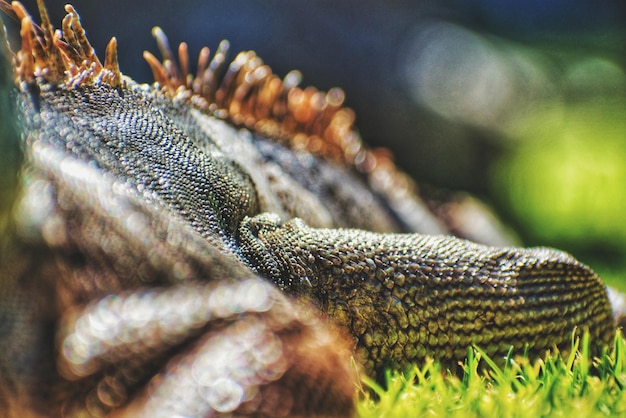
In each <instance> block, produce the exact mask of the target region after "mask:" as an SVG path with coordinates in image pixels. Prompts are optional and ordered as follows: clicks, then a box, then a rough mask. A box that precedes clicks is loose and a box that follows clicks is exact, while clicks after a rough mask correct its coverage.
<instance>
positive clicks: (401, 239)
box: [239, 214, 615, 373]
mask: <svg viewBox="0 0 626 418" xmlns="http://www.w3.org/2000/svg"><path fill="white" fill-rule="evenodd" d="M239 241H240V248H241V251H242V254H243V256H244V257H245V258H246V259H247V260H248V263H249V264H250V265H251V267H252V268H253V269H254V270H256V271H257V272H258V273H259V274H261V275H264V276H265V277H268V278H269V279H271V280H272V281H274V282H275V283H277V284H278V286H279V287H280V288H282V289H283V290H285V291H287V292H289V293H292V294H300V295H304V296H305V297H306V298H308V299H310V300H312V301H313V302H314V303H315V304H316V305H317V306H318V307H319V308H320V309H321V310H322V311H323V312H325V313H327V314H328V315H330V316H331V317H332V318H333V319H334V320H335V321H336V322H338V323H339V324H341V325H342V326H344V327H345V328H347V329H349V330H350V333H351V334H352V335H354V336H355V338H356V340H357V342H358V349H357V352H358V353H359V356H360V357H361V359H362V361H363V362H364V364H365V365H366V369H367V370H368V371H369V372H370V373H380V372H381V371H382V370H383V369H384V368H385V367H393V368H396V369H398V368H399V369H402V368H403V367H407V366H408V364H411V363H415V362H421V361H423V360H424V359H425V358H426V357H427V356H428V357H434V358H435V359H438V360H441V361H443V362H444V363H445V364H446V365H448V366H451V367H454V365H455V364H456V362H459V361H463V359H464V358H465V356H466V355H467V349H468V348H469V347H471V346H473V345H477V346H479V347H481V348H483V349H485V350H486V351H487V353H488V354H490V355H492V356H500V355H502V356H504V355H506V353H507V352H508V350H509V348H510V347H511V346H513V347H514V348H515V349H516V350H517V352H522V350H525V349H526V348H527V349H528V350H529V352H530V353H531V354H533V355H540V354H542V353H544V352H545V351H546V350H550V349H552V348H553V347H557V346H558V347H559V348H567V347H569V345H570V343H571V338H572V332H573V330H574V329H575V328H578V329H582V330H588V331H589V332H590V334H591V337H592V341H595V342H597V343H598V345H601V344H602V343H609V342H610V341H612V338H613V335H614V332H615V323H614V319H613V316H612V312H611V306H610V303H609V300H608V298H607V292H606V288H605V286H604V284H603V283H602V282H601V280H600V279H599V278H598V276H597V275H596V274H595V273H594V272H593V271H591V270H590V269H589V268H588V267H587V266H585V265H583V264H581V263H579V262H578V261H576V260H575V259H574V258H572V257H571V256H569V255H568V254H565V253H563V252H559V251H556V250H551V249H546V248H536V249H518V248H497V247H487V246H483V245H478V244H474V243H471V242H469V241H465V240H461V239H458V238H453V237H443V236H426V235H419V234H377V233H371V232H365V231H361V230H355V229H334V230H333V229H315V228H310V227H308V226H307V225H306V224H305V223H304V222H303V221H302V220H300V219H297V218H296V219H292V220H290V221H288V222H282V221H281V220H280V219H279V218H278V217H277V216H275V215H273V214H261V215H258V216H256V217H254V218H246V219H245V220H244V222H243V223H242V225H241V228H240V233H239Z"/></svg>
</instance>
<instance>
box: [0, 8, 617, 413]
mask: <svg viewBox="0 0 626 418" xmlns="http://www.w3.org/2000/svg"><path fill="white" fill-rule="evenodd" d="M14 10H15V11H16V14H17V15H18V17H19V18H20V19H21V21H22V37H23V44H22V50H21V51H20V52H19V54H18V55H17V63H18V65H16V69H15V71H16V73H17V76H16V79H17V83H16V85H17V88H16V89H15V92H13V91H12V90H11V89H9V88H8V86H7V85H6V84H8V82H7V81H6V79H5V86H4V87H5V88H3V89H2V90H1V93H2V94H3V96H2V98H3V100H5V102H6V103H7V104H6V106H10V107H14V111H15V112H16V113H17V114H18V115H19V124H15V121H14V120H13V119H10V120H7V118H6V117H5V116H4V115H7V114H9V113H3V118H2V121H3V124H8V125H9V126H10V127H11V128H13V129H15V128H17V129H19V132H20V133H21V149H22V150H23V152H24V156H23V158H24V163H23V165H22V168H21V172H20V183H19V185H18V186H15V184H11V183H9V185H10V187H8V189H7V192H6V193H7V194H6V195H8V196H9V195H12V196H17V198H16V200H15V202H14V204H13V207H12V208H11V209H9V208H8V207H7V208H5V207H4V206H3V207H2V208H3V210H4V212H3V213H2V218H0V219H3V220H8V221H5V222H4V223H3V224H2V228H3V229H2V231H1V232H2V247H1V250H2V251H1V252H0V283H1V285H2V287H1V291H0V319H1V322H0V324H1V326H0V351H1V352H2V353H3V354H2V355H0V412H2V414H3V415H8V416H29V415H31V416H50V415H52V416H61V415H63V414H65V415H67V416H85V415H87V416H89V415H94V416H99V415H105V414H117V415H119V416H159V415H161V416H173V415H184V416H214V415H220V414H225V415H229V414H231V413H232V412H233V411H235V412H234V413H235V414H238V415H252V416H349V415H351V414H353V412H354V398H355V396H356V388H357V382H358V380H357V379H358V378H357V370H356V369H357V368H358V367H357V366H355V365H354V364H352V362H351V359H350V357H351V353H353V352H354V350H356V353H357V358H358V359H359V360H361V361H362V362H363V364H364V365H365V367H366V370H367V372H368V373H372V374H379V373H381V372H382V370H384V368H385V367H389V366H391V367H395V368H402V367H405V366H406V365H407V364H408V363H411V362H420V361H421V360H422V359H423V358H424V357H425V356H432V357H435V358H437V359H440V360H442V361H445V362H448V363H450V364H453V363H454V361H457V360H462V359H463V357H464V356H465V354H466V353H467V349H468V347H469V346H471V345H472V344H478V345H480V346H481V347H483V348H484V349H485V350H486V351H487V352H488V353H489V354H490V355H493V356H498V355H502V354H505V353H506V352H507V351H508V349H509V346H510V345H513V346H514V347H515V348H517V349H520V350H522V349H523V348H524V347H525V346H526V345H528V346H529V347H530V349H531V351H532V352H533V353H534V354H541V352H542V351H543V350H544V349H549V348H551V347H552V346H553V345H557V346H561V345H567V344H569V342H570V340H571V333H572V331H573V328H574V327H575V326H579V327H581V328H583V329H589V331H590V332H591V335H592V336H593V337H594V338H595V341H596V342H598V343H599V344H601V343H606V342H609V341H610V339H611V338H612V336H613V334H614V322H613V318H612V314H611V309H610V306H609V303H608V299H607V295H606V291H605V289H604V287H603V285H602V284H601V282H600V280H599V279H598V277H597V276H596V275H595V274H594V273H593V272H591V271H590V270H589V269H588V268H587V267H585V266H582V265H581V264H580V263H578V262H577V261H575V260H574V259H572V258H571V257H569V256H567V255H565V254H563V253H559V252H557V251H553V250H519V249H496V248H488V247H484V246H478V245H475V244H470V243H469V242H467V241H463V240H458V239H455V238H451V237H426V236H421V235H416V234H409V235H394V234H383V233H382V232H401V231H403V230H404V231H406V232H416V231H415V230H416V229H418V228H415V227H414V226H416V225H417V226H420V225H421V226H423V229H424V230H431V231H432V230H435V231H437V230H442V228H443V227H442V226H441V225H440V224H438V223H437V222H436V220H434V218H433V219H431V218H429V217H428V216H426V217H424V216H423V213H422V212H420V211H419V210H418V209H416V208H417V207H418V206H419V199H418V198H417V197H415V196H407V192H406V190H404V189H401V188H399V187H397V184H394V183H393V182H391V183H390V186H389V185H388V187H387V189H384V188H381V186H380V184H387V183H389V181H387V183H385V173H388V171H387V172H385V171H382V172H381V171H372V175H371V176H370V177H367V176H366V175H363V174H360V173H358V172H357V171H356V170H355V169H354V167H351V166H349V165H345V164H339V163H337V161H333V160H332V159H330V158H322V157H320V156H316V155H314V154H313V153H312V152H308V151H306V150H304V149H295V147H291V146H290V145H287V144H288V142H287V143H286V142H282V143H279V142H275V141H274V139H284V138H283V137H280V138H279V136H277V137H276V138H274V137H271V135H269V134H268V132H274V131H275V130H276V129H274V128H276V127H277V126H275V125H272V124H271V123H270V124H269V128H268V125H267V124H266V125H265V128H263V129H261V128H257V132H253V131H251V130H250V129H245V128H244V129H241V128H235V127H233V124H234V123H236V121H235V119H236V118H233V115H232V113H231V115H230V116H231V119H229V121H224V120H222V119H221V118H220V115H221V113H220V110H223V109H217V110H215V109H213V110H211V108H210V107H207V106H205V105H206V104H207V103H206V101H203V100H204V98H199V97H197V96H193V95H191V94H190V93H189V91H186V90H185V89H184V88H183V89H182V90H181V89H179V88H178V87H181V86H179V85H176V83H175V82H172V83H171V84H172V85H174V87H176V88H175V89H172V88H169V87H171V85H170V86H168V85H167V83H169V81H168V77H170V78H174V77H171V76H172V74H171V73H165V74H161V75H160V76H161V77H162V79H163V80H164V82H165V83H166V84H165V85H164V88H163V89H161V88H160V87H159V86H157V85H154V86H147V85H139V84H137V83H135V82H134V81H132V80H130V79H127V78H122V76H121V74H118V72H117V71H116V70H115V59H114V58H115V54H114V53H113V52H109V51H107V55H106V59H105V68H104V69H102V65H100V64H99V62H96V59H95V58H94V55H93V51H90V49H89V47H88V44H86V43H85V41H86V40H84V39H82V38H81V33H82V27H81V26H80V23H79V22H78V17H77V15H76V14H75V12H74V11H73V9H71V7H69V8H68V9H67V10H68V16H69V17H68V18H67V21H66V22H64V37H65V39H66V41H67V44H62V43H59V42H60V41H59V40H58V39H57V38H54V39H56V40H54V39H53V38H52V35H51V33H52V32H51V30H48V29H47V27H48V26H49V22H46V19H47V18H46V15H45V13H43V14H42V27H43V29H42V30H43V35H42V34H41V33H40V31H39V30H37V29H36V28H35V27H34V26H33V25H32V20H30V19H31V18H30V17H29V16H27V15H26V14H25V12H22V11H21V10H20V9H19V6H16V5H14ZM66 49H67V50H66ZM59 51H61V52H59ZM63 51H65V52H63ZM68 51H69V52H68ZM60 53H62V54H65V55H63V57H64V58H63V59H64V60H65V61H63V62H64V64H63V63H59V62H60V61H58V60H57V58H59V57H60V55H58V54H60ZM248 56H250V55H248ZM68 62H69V64H68ZM98 65H100V67H98ZM55 66H56V67H55ZM156 69H157V73H158V70H159V68H158V66H157V67H156ZM157 75H159V74H157ZM225 78H228V76H225ZM174 81H176V80H174ZM227 87H228V85H227ZM235 87H241V86H238V85H235ZM244 87H246V88H249V86H246V85H245V84H244ZM233 90H234V91H238V90H237V89H235V88H233ZM309 93H311V91H309ZM257 94H259V93H257ZM307 94H308V93H307ZM313 96H314V94H313V93H311V97H313ZM9 97H11V98H13V97H16V98H17V100H16V101H10V100H6V99H7V98H9ZM251 97H252V99H255V97H256V96H254V94H252V95H251ZM5 102H3V104H5ZM233 103H235V104H236V105H238V106H239V105H241V103H240V102H236V101H233V102H232V103H230V104H231V105H232V104H233ZM276 103H278V104H283V102H280V101H276ZM244 108H245V106H240V111H241V112H244V114H245V109H244ZM229 109H231V112H232V109H233V106H231V107H230V108H229ZM242 109H243V110H242ZM305 110H306V109H305ZM252 113H254V112H252ZM237 116H241V114H237ZM248 116H249V115H248ZM241 118H242V119H245V118H243V116H241ZM286 119H287V118H285V120H286ZM296 122H298V121H296ZM306 122H307V119H304V120H303V121H299V122H298V123H301V124H303V125H306ZM309 122H310V121H309ZM281 123H282V125H280V124H279V126H278V128H285V129H287V128H289V129H292V128H293V129H299V125H298V123H295V122H294V124H293V126H295V128H294V127H293V126H291V125H289V126H287V125H288V124H287V123H286V122H284V121H283V122H281ZM255 126H257V125H255ZM5 132H8V133H7V134H6V139H5V140H4V141H3V143H2V147H3V148H5V149H6V150H7V152H9V153H13V154H17V153H19V148H18V147H17V143H18V139H17V138H15V133H13V134H11V131H5ZM348 134H351V132H347V133H346V135H348ZM295 136H296V137H297V138H299V139H302V138H301V137H298V136H297V135H295ZM344 139H345V138H344ZM346 141H347V139H346ZM363 155H367V154H363ZM366 159H367V158H366ZM379 162H380V161H379ZM9 170H11V169H9ZM8 175H9V176H15V173H14V171H13V170H11V171H9V172H8ZM375 176H378V177H379V178H378V183H377V182H376V181H375V180H376V179H374V177H375ZM13 178H14V177H13ZM386 180H389V179H386ZM413 209H415V210H413ZM296 218H297V219H296ZM307 225H311V226H315V227H318V228H320V229H313V228H309V227H308V226H307ZM412 226H413V227H412ZM339 227H346V228H360V229H361V230H354V229H351V230H348V229H324V228H339ZM363 230H372V231H380V232H381V233H373V232H364V231H363ZM260 276H264V277H265V278H266V279H269V280H270V281H272V282H274V283H276V284H277V285H278V286H277V287H275V286H271V285H269V284H268V283H267V281H265V280H263V279H261V278H260ZM278 289H281V290H282V292H281V291H280V290H278ZM311 304H313V305H316V307H317V309H313V308H311V306H310V305H311ZM320 311H321V313H320ZM325 314H329V316H330V318H331V320H329V318H328V317H327V316H326V315H325ZM333 320H334V321H333ZM333 323H336V324H335V325H333ZM337 324H338V325H339V326H337ZM346 330H347V331H348V332H349V334H350V335H348V336H346Z"/></svg>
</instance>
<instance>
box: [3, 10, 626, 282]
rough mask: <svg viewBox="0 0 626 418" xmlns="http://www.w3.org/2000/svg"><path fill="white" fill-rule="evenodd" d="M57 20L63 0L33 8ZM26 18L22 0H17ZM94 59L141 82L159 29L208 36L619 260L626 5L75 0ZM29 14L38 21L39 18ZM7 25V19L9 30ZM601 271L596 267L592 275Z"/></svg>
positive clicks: (448, 173) (525, 230) (553, 232)
mask: <svg viewBox="0 0 626 418" xmlns="http://www.w3.org/2000/svg"><path fill="white" fill-rule="evenodd" d="M46 3H47V5H48V10H49V12H50V14H51V17H52V20H53V22H54V23H55V24H56V26H57V27H59V26H60V23H61V19H62V17H63V15H64V11H63V4H64V3H65V2H64V1H52V0H49V1H47V2H46ZM24 4H25V5H26V7H27V8H28V9H29V10H30V11H31V13H32V14H33V15H35V16H36V5H35V1H24ZM74 6H75V7H76V9H77V10H78V12H79V13H80V15H81V17H82V21H83V24H84V26H85V28H86V29H87V33H88V35H89V38H90V40H91V41H92V43H93V45H94V46H95V48H96V50H97V51H98V52H99V55H100V56H102V55H103V51H104V48H105V45H106V43H107V42H108V40H109V38H110V37H111V36H116V37H117V39H118V48H119V53H120V66H121V69H122V72H124V73H125V74H127V75H129V76H131V77H133V78H135V79H136V80H137V81H145V82H148V81H151V74H150V71H149V69H148V66H147V64H146V63H145V62H144V61H143V59H142V56H141V55H142V52H143V50H145V49H148V50H150V51H152V52H154V53H156V52H157V48H156V45H155V43H154V40H153V39H152V37H151V35H150V30H151V28H152V26H153V25H159V26H161V27H162V28H163V30H164V31H165V33H166V34H168V36H169V38H170V42H171V43H172V45H177V44H178V43H179V42H180V41H186V42H187V43H188V44H189V47H190V48H189V49H190V51H191V53H192V56H195V55H196V54H197V52H198V51H199V49H200V48H201V47H202V46H204V45H206V46H209V47H210V48H211V49H212V50H214V49H215V47H216V46H217V44H218V42H219V41H220V40H221V39H224V38H226V39H228V40H230V42H231V51H232V53H231V57H232V56H234V55H235V54H236V52H238V51H240V50H247V49H253V50H255V51H257V53H258V54H259V55H260V56H261V57H262V58H263V59H264V61H265V62H266V63H268V64H269V65H271V66H272V68H273V69H274V72H275V73H277V74H278V75H281V76H282V75H284V74H285V73H286V72H288V71H289V70H291V69H299V70H301V71H302V73H303V75H304V78H303V84H304V85H314V86H316V87H318V88H320V89H324V90H326V89H328V88H330V87H334V86H339V87H342V88H343V89H344V90H345V91H346V95H347V104H348V105H349V106H350V107H352V108H353V109H355V110H356V112H357V125H358V127H359V130H360V132H361V135H362V136H363V138H364V140H365V141H366V142H367V143H369V144H370V145H373V146H386V147H389V148H391V149H393V151H394V153H395V155H396V161H397V162H398V164H399V165H400V166H401V167H402V168H404V169H405V170H407V171H408V172H409V173H410V174H411V175H413V177H415V178H416V179H417V180H418V181H419V182H420V183H421V184H429V185H434V186H436V187H441V188H445V189H453V190H467V191H470V192H472V193H474V194H476V195H478V196H479V197H481V198H482V199H484V200H486V201H487V202H488V203H490V204H492V205H494V206H495V208H496V210H497V211H498V212H499V213H500V215H501V216H502V217H503V218H505V219H506V220H507V222H510V223H511V224H512V225H514V227H515V228H516V229H517V230H518V231H519V233H520V235H521V237H522V239H523V241H524V242H525V243H527V244H530V245H538V244H541V245H554V246H558V247H560V248H565V249H568V250H570V251H572V252H574V253H575V255H577V256H579V257H581V258H583V259H584V260H585V261H587V262H591V263H592V265H593V266H594V267H596V268H598V269H600V270H602V272H603V273H604V274H605V275H606V276H613V277H618V278H620V277H622V275H623V274H622V272H623V271H624V270H626V267H625V266H626V222H625V221H626V217H625V216H624V208H626V190H625V187H626V184H625V183H626V122H624V121H625V120H626V76H625V72H624V69H625V63H624V59H625V57H626V26H625V25H624V22H625V21H626V6H625V3H624V2H623V1H618V0H604V1H595V0H569V1H567V0H543V1H541V0H529V1H525V2H520V1H515V2H514V1H507V0H472V1H469V0H468V1H461V0H457V1H454V0H448V1H445V0H444V1H435V0H433V1H408V0H396V1H387V2H383V1H379V0H365V1H354V0H344V1H337V0H335V1H321V0H320V1H294V0H282V1H258V0H256V1H252V0H250V1H232V0H230V1H226V0H212V1H199V0H195V1H185V2H172V1H169V2H166V1H162V0H159V1H133V2H131V1H121V0H114V1H106V2H103V1H84V0H83V1H80V0H76V1H75V3H74ZM36 20H38V19H36ZM8 25H9V29H10V32H11V29H12V30H13V32H14V33H15V28H16V25H15V24H8ZM605 271H606V273H605Z"/></svg>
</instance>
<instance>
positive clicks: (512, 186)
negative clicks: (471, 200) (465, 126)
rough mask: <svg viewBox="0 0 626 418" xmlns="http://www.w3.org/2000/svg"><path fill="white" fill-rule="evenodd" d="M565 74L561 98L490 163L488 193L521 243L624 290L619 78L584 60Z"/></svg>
mask: <svg viewBox="0 0 626 418" xmlns="http://www.w3.org/2000/svg"><path fill="white" fill-rule="evenodd" d="M579 67H580V66H579ZM569 74H570V79H569V80H566V81H567V82H569V83H570V84H569V86H567V87H568V92H569V93H570V94H569V95H566V96H565V98H566V100H563V101H561V102H558V103H551V104H548V105H546V106H545V107H544V108H542V109H540V111H538V112H535V113H534V115H533V116H532V117H530V118H529V119H528V120H527V121H526V122H525V123H526V124H528V125H529V126H531V127H533V128H532V129H525V130H524V137H522V138H520V142H519V144H517V145H516V146H514V147H512V149H511V150H510V152H508V153H506V155H504V156H503V157H502V158H501V159H500V160H499V161H497V162H496V163H495V164H494V167H493V171H492V190H493V195H494V196H497V197H498V199H499V200H500V201H499V203H500V204H501V205H502V207H503V208H504V210H505V211H506V212H508V213H509V214H510V216H511V217H512V219H513V222H514V223H516V224H517V226H518V229H519V230H520V231H521V232H522V234H523V236H524V240H525V241H526V242H527V243H531V244H533V245H536V244H541V245H550V246H555V247H559V248H562V249H565V250H568V251H571V252H573V253H574V254H575V255H576V257H577V258H579V259H581V260H583V261H584V262H586V263H588V264H590V265H591V266H592V267H593V268H594V269H596V270H597V271H598V272H599V273H600V275H601V276H602V277H603V278H604V279H605V281H608V282H610V283H611V284H612V285H614V286H617V287H620V288H622V289H623V290H626V216H625V211H626V89H625V86H626V82H625V81H624V73H623V72H620V71H619V69H616V70H615V71H611V70H609V71H602V66H601V65H600V66H599V65H595V66H594V65H593V63H592V62H591V63H590V64H587V67H583V68H574V69H573V70H572V71H570V72H569ZM590 78H591V79H590ZM585 84H587V86H586V87H587V88H592V87H594V86H595V87H596V89H595V93H596V94H584V91H583V94H580V91H579V90H580V88H581V85H582V86H583V87H585ZM583 90H588V89H583Z"/></svg>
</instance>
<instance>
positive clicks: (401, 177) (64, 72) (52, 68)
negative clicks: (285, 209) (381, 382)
mask: <svg viewBox="0 0 626 418" xmlns="http://www.w3.org/2000/svg"><path fill="white" fill-rule="evenodd" d="M37 4H38V8H39V14H40V16H41V22H42V23H41V27H39V26H37V25H36V24H35V23H34V22H33V20H32V17H31V16H30V14H29V13H28V12H27V11H26V9H25V8H24V6H22V4H21V3H19V2H17V1H16V2H13V3H12V4H11V5H9V4H8V3H7V2H6V1H4V0H0V10H2V11H4V12H5V13H6V14H8V15H9V16H11V17H12V18H14V19H15V20H18V21H19V22H21V31H20V34H21V37H22V46H21V50H20V51H19V52H18V53H17V55H16V57H15V61H16V65H15V66H16V76H17V81H20V82H26V83H40V81H38V79H41V78H43V79H44V80H45V81H46V82H47V83H53V84H65V85H67V86H69V87H76V86H79V85H86V84H93V83H94V82H96V81H98V82H100V83H105V84H108V85H110V86H112V87H114V88H119V87H123V86H124V78H123V77H122V73H121V72H120V69H119V65H118V60H117V41H116V39H115V38H112V39H111V41H110V42H109V44H108V46H107V48H106V52H105V59H104V65H102V63H101V62H100V60H99V59H98V57H97V55H96V53H95V51H94V49H93V47H92V46H91V44H90V43H89V40H88V39H87V36H86V34H85V30H84V29H83V26H82V24H81V22H80V17H79V15H78V13H77V12H76V10H75V9H74V7H72V6H71V5H69V4H68V5H66V6H65V11H66V13H67V14H66V16H65V18H64V19H63V24H62V31H59V30H54V28H53V26H52V24H51V22H50V19H49V16H48V13H47V10H46V8H45V6H44V1H43V0H38V1H37ZM152 34H153V36H154V37H155V39H156V41H157V45H158V47H159V50H160V52H161V55H162V57H163V59H162V61H159V60H158V59H157V58H156V57H155V56H154V55H153V54H151V53H150V52H148V51H145V52H144V58H145V59H146V61H147V62H148V64H149V66H150V67H151V69H152V72H153V74H154V79H155V81H156V82H157V83H159V85H160V86H161V88H162V89H163V90H164V91H165V92H166V93H167V94H170V95H172V96H181V97H188V98H189V101H190V103H192V104H193V105H194V106H196V107H200V108H202V109H203V110H204V111H205V112H207V113H209V114H212V115H213V116H216V117H219V118H221V119H226V120H229V121H230V122H232V123H233V124H234V125H237V126H245V127H247V128H249V129H251V130H254V131H256V132H258V133H260V134H262V135H264V136H267V137H269V138H274V139H276V140H278V141H282V142H283V143H286V144H287V145H289V146H290V147H291V148H294V149H303V150H307V151H309V152H311V153H313V154H315V155H319V156H321V157H323V158H325V159H327V160H330V161H334V162H337V163H341V164H345V165H347V166H349V167H354V168H355V169H356V170H358V171H360V172H362V173H365V174H367V175H368V178H369V181H370V184H371V185H372V187H373V188H374V189H376V190H378V191H379V192H383V193H385V194H388V193H389V190H393V194H394V195H395V198H396V199H398V198H399V199H403V198H408V196H410V195H412V194H413V191H414V189H415V185H414V183H413V182H412V180H411V179H410V178H408V177H407V176H406V175H405V174H404V173H402V172H400V171H399V170H398V169H397V168H396V166H395V164H394V163H393V161H392V158H391V154H390V153H389V152H388V151H386V150H384V149H382V150H370V149H368V148H367V147H365V145H364V144H363V143H362V141H361V138H360V136H359V134H358V133H357V132H356V130H355V128H354V119H355V116H354V112H353V111H352V110H351V109H349V108H346V107H344V106H343V103H344V99H345V95H344V92H343V90H341V89H339V88H333V89H331V90H329V91H328V92H322V91H319V90H317V89H315V88H313V87H307V88H301V87H299V86H298V85H299V83H300V80H301V75H300V73H299V72H298V71H291V72H289V73H288V74H287V75H286V76H285V77H284V78H282V79H281V78H279V77H278V76H276V75H275V74H274V73H273V72H272V70H271V68H270V67H269V66H267V65H265V64H264V63H263V60H262V59H261V58H260V57H258V56H257V55H256V53H255V52H254V51H247V52H240V53H239V54H238V55H237V56H236V57H235V59H234V60H233V61H232V62H231V63H230V64H229V65H228V66H227V65H226V56H227V54H228V49H229V43H228V41H225V40H224V41H222V42H220V44H219V46H218V48H217V50H216V52H215V54H214V55H213V56H211V54H210V51H209V48H207V47H204V48H202V49H201V50H200V53H199V55H198V64H197V73H196V75H195V76H194V75H192V74H190V73H189V53H188V48H187V44H186V43H184V42H183V43H181V44H180V45H179V47H178V54H177V55H178V57H177V58H178V59H176V58H175V57H174V53H173V52H172V50H171V48H170V44H169V41H168V39H167V36H166V35H165V33H164V32H163V31H162V30H161V28H159V27H155V28H154V29H153V30H152Z"/></svg>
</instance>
